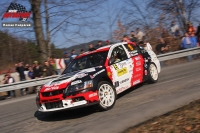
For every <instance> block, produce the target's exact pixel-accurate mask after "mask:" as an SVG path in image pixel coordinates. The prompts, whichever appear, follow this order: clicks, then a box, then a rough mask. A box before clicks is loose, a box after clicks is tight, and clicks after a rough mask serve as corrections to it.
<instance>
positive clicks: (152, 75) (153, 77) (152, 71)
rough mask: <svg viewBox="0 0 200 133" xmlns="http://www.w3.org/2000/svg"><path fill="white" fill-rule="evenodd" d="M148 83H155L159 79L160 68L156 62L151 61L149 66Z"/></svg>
mask: <svg viewBox="0 0 200 133" xmlns="http://www.w3.org/2000/svg"><path fill="white" fill-rule="evenodd" d="M148 75H149V78H148V83H155V82H157V81H158V70H157V67H156V65H155V64H154V63H150V65H149V68H148Z"/></svg>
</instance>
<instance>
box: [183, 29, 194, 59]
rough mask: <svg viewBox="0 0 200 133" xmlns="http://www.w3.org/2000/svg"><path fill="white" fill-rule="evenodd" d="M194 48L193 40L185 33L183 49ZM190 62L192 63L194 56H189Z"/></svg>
mask: <svg viewBox="0 0 200 133" xmlns="http://www.w3.org/2000/svg"><path fill="white" fill-rule="evenodd" d="M192 47H194V46H193V40H192V38H191V37H189V35H188V33H185V37H183V39H182V42H181V48H183V49H188V48H192ZM187 59H188V61H192V55H189V56H187Z"/></svg>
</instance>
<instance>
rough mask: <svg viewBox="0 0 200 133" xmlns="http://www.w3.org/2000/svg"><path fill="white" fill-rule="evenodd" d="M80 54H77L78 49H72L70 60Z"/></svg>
mask: <svg viewBox="0 0 200 133" xmlns="http://www.w3.org/2000/svg"><path fill="white" fill-rule="evenodd" d="M77 56H78V54H76V51H75V50H74V49H73V50H72V51H71V55H70V61H72V60H73V59H75V58H76V57H77Z"/></svg>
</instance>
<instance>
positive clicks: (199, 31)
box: [196, 23, 200, 38]
mask: <svg viewBox="0 0 200 133" xmlns="http://www.w3.org/2000/svg"><path fill="white" fill-rule="evenodd" d="M196 36H197V37H198V38H199V37H200V23H199V26H197V32H196Z"/></svg>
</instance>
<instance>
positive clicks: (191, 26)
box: [187, 22, 196, 36]
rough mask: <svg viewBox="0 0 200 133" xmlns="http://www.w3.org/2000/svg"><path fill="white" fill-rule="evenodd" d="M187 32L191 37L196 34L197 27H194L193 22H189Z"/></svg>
mask: <svg viewBox="0 0 200 133" xmlns="http://www.w3.org/2000/svg"><path fill="white" fill-rule="evenodd" d="M187 32H188V34H189V36H191V35H192V34H195V32H196V29H195V27H194V26H193V24H192V22H189V23H188V28H187Z"/></svg>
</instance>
